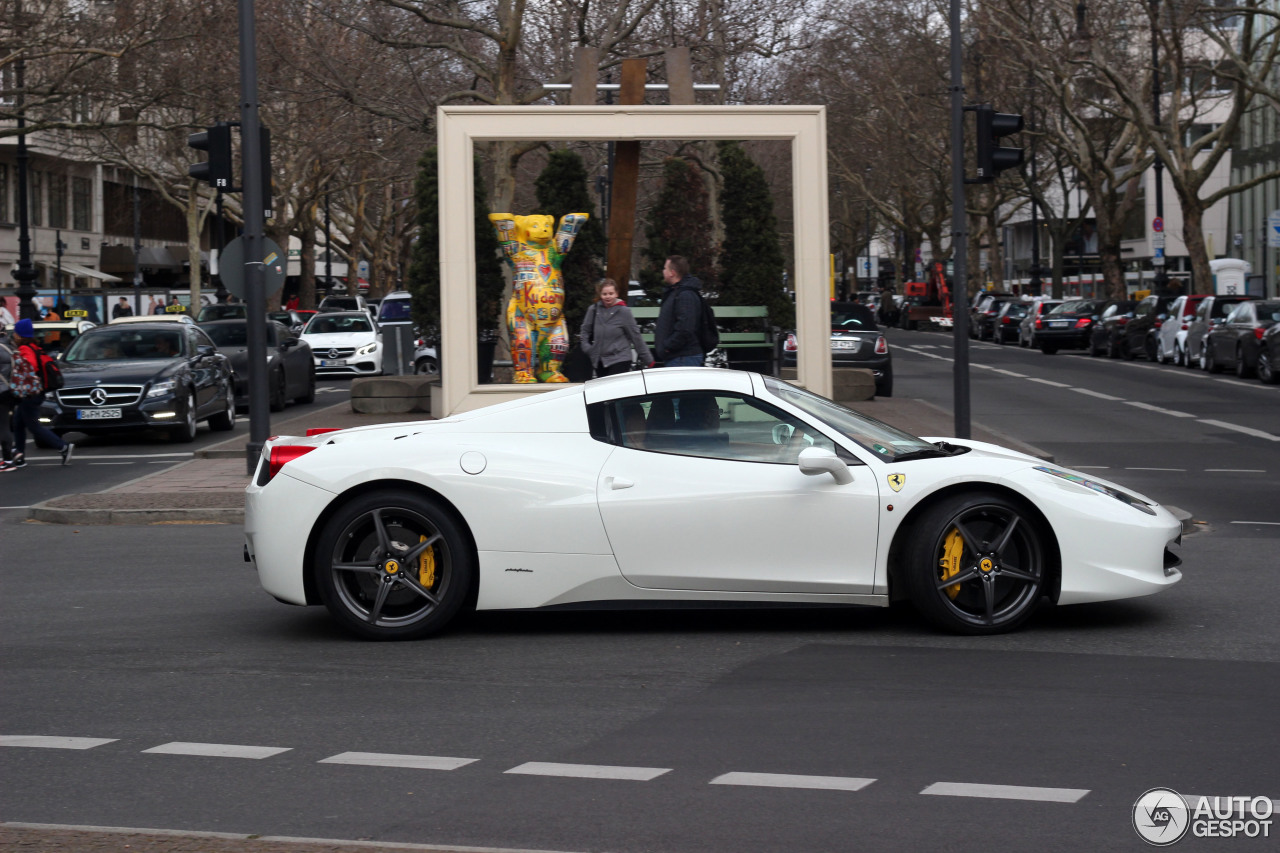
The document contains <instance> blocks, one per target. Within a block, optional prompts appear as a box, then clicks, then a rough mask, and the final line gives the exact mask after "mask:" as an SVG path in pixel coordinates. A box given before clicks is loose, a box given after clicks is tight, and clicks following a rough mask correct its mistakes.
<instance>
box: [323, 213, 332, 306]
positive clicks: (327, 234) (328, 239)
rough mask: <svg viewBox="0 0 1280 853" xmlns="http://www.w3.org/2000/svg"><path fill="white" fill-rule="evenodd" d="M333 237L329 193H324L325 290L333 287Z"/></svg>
mask: <svg viewBox="0 0 1280 853" xmlns="http://www.w3.org/2000/svg"><path fill="white" fill-rule="evenodd" d="M332 241H333V237H332V232H331V231H330V230H329V191H328V190H325V191H324V289H325V292H326V293H328V292H329V288H330V287H331V286H332V285H333V245H332Z"/></svg>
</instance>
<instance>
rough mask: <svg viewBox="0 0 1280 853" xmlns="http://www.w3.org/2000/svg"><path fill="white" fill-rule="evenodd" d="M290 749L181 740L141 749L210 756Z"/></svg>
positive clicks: (263, 753) (267, 753) (261, 754)
mask: <svg viewBox="0 0 1280 853" xmlns="http://www.w3.org/2000/svg"><path fill="white" fill-rule="evenodd" d="M290 749H291V747H287V746H284V747H281V746H237V745H236V744H232V743H184V742H182V741H174V742H173V743H165V744H161V745H160V746H153V747H151V749H144V750H142V751H143V752H150V753H155V754H157V755H203V756H209V757H212V758H270V757H271V756H273V755H279V754H280V753H282V752H288V751H289V750H290Z"/></svg>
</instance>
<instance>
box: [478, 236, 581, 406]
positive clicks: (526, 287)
mask: <svg viewBox="0 0 1280 853" xmlns="http://www.w3.org/2000/svg"><path fill="white" fill-rule="evenodd" d="M588 216H589V215H588V214H586V213H566V214H565V215H564V216H562V217H560V227H559V228H558V229H557V230H556V231H555V233H554V234H552V232H551V229H552V227H553V226H554V225H555V218H554V217H551V216H546V215H541V214H538V215H533V216H514V215H512V214H510V213H491V214H489V221H490V222H492V223H493V227H494V229H495V230H496V231H497V232H498V242H499V243H500V244H501V245H502V252H503V254H504V255H506V258H507V260H508V261H510V263H511V265H512V266H513V267H514V268H515V274H514V287H513V290H512V294H511V302H510V303H509V304H508V305H507V331H508V332H509V333H510V335H511V361H512V363H513V365H514V367H515V382H517V383H520V384H528V383H532V382H568V381H569V380H568V379H567V378H566V377H565V375H564V374H563V373H561V372H560V365H561V364H563V363H564V356H565V353H566V352H568V350H569V334H568V330H567V329H566V328H565V324H564V279H563V278H562V277H561V276H560V265H561V264H562V263H563V262H564V257H565V255H567V254H569V249H570V248H572V247H573V241H574V238H575V237H577V236H578V232H579V231H581V230H582V226H583V225H585V224H586V222H587V219H588Z"/></svg>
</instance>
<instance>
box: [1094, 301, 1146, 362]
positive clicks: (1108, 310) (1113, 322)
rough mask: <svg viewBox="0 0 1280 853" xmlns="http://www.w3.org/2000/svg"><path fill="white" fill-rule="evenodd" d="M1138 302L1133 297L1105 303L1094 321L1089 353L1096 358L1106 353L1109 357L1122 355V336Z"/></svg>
mask: <svg viewBox="0 0 1280 853" xmlns="http://www.w3.org/2000/svg"><path fill="white" fill-rule="evenodd" d="M1137 307H1138V303H1137V302H1135V301H1133V300H1132V299H1111V300H1108V301H1107V302H1105V303H1104V304H1103V307H1102V311H1101V312H1100V313H1099V314H1098V319H1096V320H1095V321H1094V322H1093V332H1092V334H1091V335H1090V337H1089V355H1091V356H1093V357H1094V358H1096V357H1098V356H1100V355H1102V354H1103V353H1106V356H1107V358H1119V357H1120V343H1119V341H1120V336H1121V335H1123V334H1124V328H1125V326H1127V325H1128V324H1129V321H1130V320H1132V319H1133V312H1134V310H1135V309H1136V308H1137Z"/></svg>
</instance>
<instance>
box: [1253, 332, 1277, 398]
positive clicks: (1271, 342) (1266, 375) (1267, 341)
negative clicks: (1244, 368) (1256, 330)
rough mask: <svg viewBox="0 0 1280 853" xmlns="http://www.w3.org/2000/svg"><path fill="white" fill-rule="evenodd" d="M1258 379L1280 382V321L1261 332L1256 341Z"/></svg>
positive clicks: (1266, 382) (1274, 382)
mask: <svg viewBox="0 0 1280 853" xmlns="http://www.w3.org/2000/svg"><path fill="white" fill-rule="evenodd" d="M1258 381H1260V382H1262V383H1263V384H1264V385H1276V384H1280V323H1277V324H1276V325H1274V326H1272V327H1271V328H1270V329H1267V330H1266V331H1265V332H1263V333H1262V340H1261V341H1260V342H1259V343H1258Z"/></svg>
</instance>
